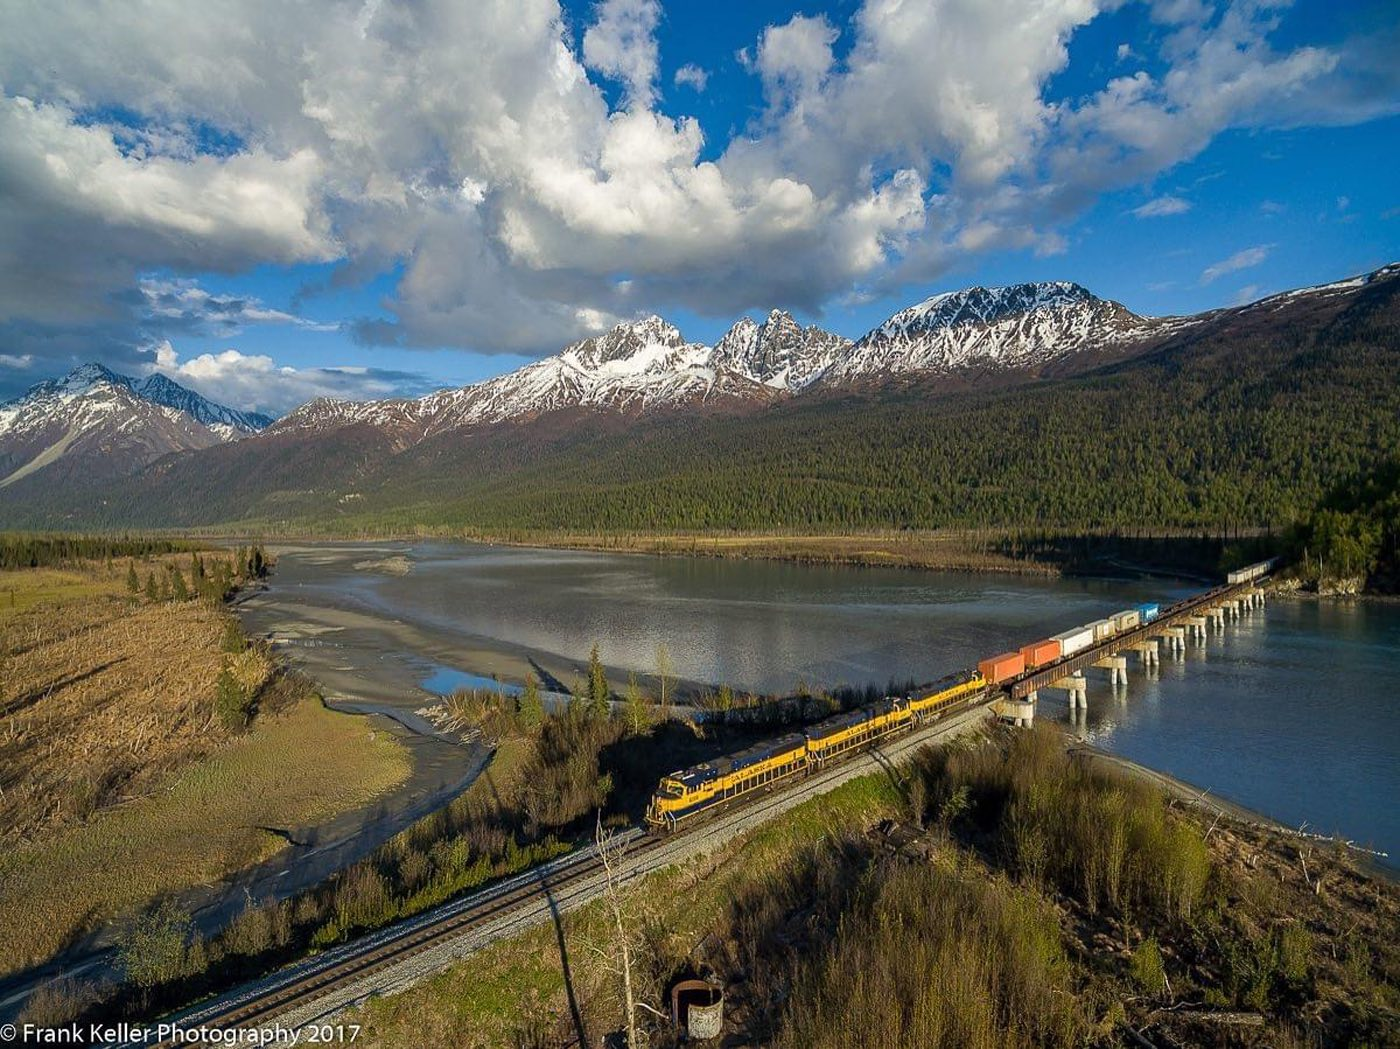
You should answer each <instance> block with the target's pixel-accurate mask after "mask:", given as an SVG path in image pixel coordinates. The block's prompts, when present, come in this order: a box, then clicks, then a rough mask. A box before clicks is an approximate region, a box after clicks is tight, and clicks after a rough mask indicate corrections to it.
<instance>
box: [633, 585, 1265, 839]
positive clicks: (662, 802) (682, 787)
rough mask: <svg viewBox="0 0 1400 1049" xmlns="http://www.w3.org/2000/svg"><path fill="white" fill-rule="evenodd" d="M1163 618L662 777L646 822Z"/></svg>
mask: <svg viewBox="0 0 1400 1049" xmlns="http://www.w3.org/2000/svg"><path fill="white" fill-rule="evenodd" d="M1277 564H1278V561H1277V559H1275V560H1272V561H1261V562H1259V563H1258V564H1254V565H1250V566H1248V567H1247V568H1241V569H1239V570H1238V571H1235V572H1231V573H1230V574H1229V576H1228V577H1227V585H1230V586H1234V585H1237V584H1239V583H1245V582H1251V581H1253V580H1255V579H1259V578H1261V577H1263V576H1265V575H1267V574H1268V573H1269V572H1271V571H1273V569H1274V568H1275V567H1276V566H1277ZM1160 615H1161V608H1160V606H1158V605H1156V604H1141V605H1137V606H1135V607H1133V608H1125V609H1123V610H1122V611H1119V612H1114V613H1113V614H1112V615H1109V616H1105V617H1104V618H1103V619H1096V620H1094V622H1092V623H1085V624H1084V625H1083V626H1077V627H1075V628H1074V629H1073V630H1066V631H1064V632H1063V633H1060V634H1056V635H1054V636H1053V637H1047V638H1044V639H1042V640H1040V641H1033V642H1031V643H1030V644H1029V645H1026V646H1025V647H1023V648H1020V649H1017V650H1015V651H1011V652H1003V653H1002V654H1001V655H997V656H992V657H991V658H989V659H984V660H982V661H981V662H980V663H978V664H977V669H976V670H966V671H962V672H961V673H959V674H954V675H952V676H950V677H947V678H944V679H943V680H941V681H939V682H937V683H936V684H933V685H930V686H928V687H927V688H924V689H920V690H919V691H918V692H916V693H914V694H912V695H908V696H887V697H885V698H884V699H883V700H881V701H880V702H878V703H873V704H870V705H868V706H864V707H861V708H860V709H858V710H853V711H851V712H849V713H846V714H837V715H835V716H834V717H830V718H827V719H826V720H825V721H820V722H818V723H817V724H815V725H812V726H811V727H809V728H808V729H806V730H805V731H803V732H793V733H789V734H788V735H785V736H780V737H779V738H777V739H773V740H768V741H766V742H763V743H759V744H756V745H755V746H752V747H750V748H748V749H747V750H743V751H740V752H739V753H737V754H730V755H728V756H726V757H723V758H720V759H718V760H716V761H713V762H705V763H703V764H700V765H695V766H693V767H692V768H688V769H683V770H681V771H679V772H673V773H671V774H670V775H669V776H666V777H664V778H663V779H662V780H661V785H660V786H659V787H658V788H657V790H656V793H655V794H654V795H652V799H651V802H650V804H649V805H648V806H647V824H648V825H649V826H650V827H651V828H652V829H654V830H667V831H669V830H674V829H675V828H676V827H677V826H678V825H679V824H680V823H682V822H684V821H688V820H692V819H694V818H695V817H697V816H700V815H702V814H703V813H706V812H710V811H713V810H715V809H718V808H721V807H723V806H724V805H726V804H728V803H729V802H730V801H732V800H734V799H735V798H741V797H744V796H746V795H749V794H752V793H754V792H755V791H760V790H765V789H769V788H771V787H772V785H773V784H775V783H778V782H780V781H782V780H785V779H790V778H792V777H796V776H803V775H806V774H808V773H810V772H814V771H816V770H817V769H820V768H822V767H823V766H824V765H826V764H827V763H828V762H830V761H835V760H837V759H839V758H841V757H842V756H843V755H845V754H847V753H849V752H851V751H854V750H857V749H859V748H861V747H864V746H868V745H870V744H872V743H876V742H878V741H879V740H882V739H884V738H886V737H888V736H892V735H894V734H896V733H898V732H903V731H907V730H909V729H911V728H913V727H914V726H915V725H918V724H921V723H923V722H925V721H930V720H933V719H936V718H940V717H943V716H944V715H945V714H948V713H950V712H952V711H954V710H961V709H963V708H965V707H967V706H968V705H970V704H971V703H972V702H974V701H977V700H982V699H986V698H988V696H989V693H990V692H991V690H992V689H995V688H997V686H1000V685H1005V684H1006V683H1007V682H1012V681H1014V679H1016V678H1019V677H1021V676H1022V675H1023V674H1026V673H1027V672H1029V671H1032V670H1038V669H1040V668H1041V667H1047V666H1049V665H1050V664H1052V663H1055V662H1058V661H1059V660H1062V659H1068V658H1070V657H1071V656H1074V655H1077V654H1078V653H1080V652H1083V651H1084V650H1085V649H1088V648H1091V647H1093V646H1094V645H1097V644H1100V643H1102V642H1104V641H1107V640H1108V639H1110V638H1112V637H1114V636H1115V635H1117V634H1121V633H1123V632H1124V631H1128V630H1133V629H1135V628H1137V627H1140V626H1143V625H1145V624H1147V623H1151V622H1152V621H1153V620H1155V619H1157V618H1158V617H1159V616H1160Z"/></svg>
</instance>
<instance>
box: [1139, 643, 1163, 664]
mask: <svg viewBox="0 0 1400 1049" xmlns="http://www.w3.org/2000/svg"><path fill="white" fill-rule="evenodd" d="M1133 651H1134V652H1136V653H1137V654H1138V659H1140V660H1141V661H1142V665H1143V666H1145V667H1155V666H1157V665H1158V664H1159V663H1161V659H1160V657H1159V654H1158V648H1157V642H1156V641H1151V640H1149V641H1139V642H1138V643H1137V644H1135V645H1133Z"/></svg>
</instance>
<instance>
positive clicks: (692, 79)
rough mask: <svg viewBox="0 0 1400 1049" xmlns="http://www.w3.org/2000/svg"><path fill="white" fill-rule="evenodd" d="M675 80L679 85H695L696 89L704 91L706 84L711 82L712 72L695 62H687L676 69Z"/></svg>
mask: <svg viewBox="0 0 1400 1049" xmlns="http://www.w3.org/2000/svg"><path fill="white" fill-rule="evenodd" d="M675 82H676V86H677V87H682V86H684V87H693V88H694V89H695V90H696V91H704V90H705V85H707V84H708V83H709V82H710V74H709V73H707V72H705V70H703V69H701V68H700V67H699V66H697V65H694V64H693V63H687V64H686V65H683V66H681V67H680V68H679V69H677V70H676V76H675Z"/></svg>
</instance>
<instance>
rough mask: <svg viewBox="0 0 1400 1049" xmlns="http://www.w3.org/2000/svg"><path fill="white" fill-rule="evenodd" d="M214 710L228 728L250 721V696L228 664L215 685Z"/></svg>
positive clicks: (238, 726) (239, 726)
mask: <svg viewBox="0 0 1400 1049" xmlns="http://www.w3.org/2000/svg"><path fill="white" fill-rule="evenodd" d="M214 712H215V713H216V714H218V715H219V720H220V721H222V722H223V723H224V725H225V727H227V728H241V727H242V726H243V725H245V724H246V723H247V721H248V697H247V695H246V693H244V691H243V686H242V685H240V684H239V683H238V679H237V678H236V677H234V676H233V671H231V670H230V669H229V668H228V667H227V666H225V667H224V669H223V670H221V671H219V681H218V684H216V685H215V686H214Z"/></svg>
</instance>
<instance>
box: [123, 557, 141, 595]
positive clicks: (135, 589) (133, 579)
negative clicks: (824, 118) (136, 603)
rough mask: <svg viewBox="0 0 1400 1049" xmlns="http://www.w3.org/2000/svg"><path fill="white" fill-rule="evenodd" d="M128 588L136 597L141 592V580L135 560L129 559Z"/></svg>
mask: <svg viewBox="0 0 1400 1049" xmlns="http://www.w3.org/2000/svg"><path fill="white" fill-rule="evenodd" d="M126 589H127V592H128V593H130V594H131V596H132V597H135V596H136V595H137V594H139V593H140V592H141V580H140V579H139V578H138V577H137V575H136V562H135V561H128V562H127V563H126Z"/></svg>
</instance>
